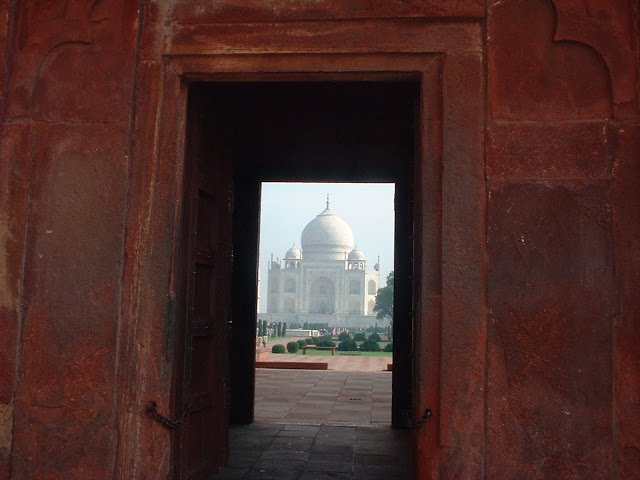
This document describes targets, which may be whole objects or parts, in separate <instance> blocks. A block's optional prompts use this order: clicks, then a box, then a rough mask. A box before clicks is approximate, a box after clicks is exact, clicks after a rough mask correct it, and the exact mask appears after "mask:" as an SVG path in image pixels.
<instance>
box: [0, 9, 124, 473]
mask: <svg viewBox="0 0 640 480" xmlns="http://www.w3.org/2000/svg"><path fill="white" fill-rule="evenodd" d="M136 9H137V5H135V2H129V1H127V0H110V1H108V2H86V1H83V0H76V1H73V0H70V1H57V0H55V1H20V2H8V1H7V2H5V1H3V2H1V3H0V18H1V19H2V20H3V22H2V29H1V30H0V32H2V34H0V41H1V42H2V43H0V47H2V48H1V51H2V54H3V55H2V62H1V64H0V65H1V66H0V68H1V69H2V70H0V71H2V72H3V73H4V74H3V75H2V82H1V83H0V84H1V85H2V86H3V94H2V99H3V103H2V130H1V137H0V138H1V144H0V145H1V147H0V155H1V156H0V182H1V183H0V208H1V209H0V212H1V213H2V216H0V219H1V223H0V245H1V247H0V252H1V254H0V268H2V270H3V273H4V271H5V269H6V272H7V273H8V275H7V276H6V277H5V276H2V280H1V281H0V308H1V309H2V310H1V312H0V313H1V315H0V331H1V332H2V334H0V478H7V476H8V468H9V466H8V465H9V464H8V451H9V450H10V449H12V457H11V467H12V470H13V477H12V478H52V479H54V478H56V479H57V478H78V479H80V478H109V477H110V476H111V472H112V471H113V465H114V462H115V446H116V431H115V429H114V425H115V419H114V415H115V412H114V402H115V395H116V394H117V392H116V391H115V389H114V385H115V372H116V363H115V358H116V350H117V347H118V346H117V343H116V333H117V331H118V325H119V321H120V295H121V278H122V269H123V264H124V258H123V239H124V218H125V209H126V193H127V178H128V168H129V150H130V142H131V135H130V127H131V125H130V118H131V109H132V107H133V104H132V100H133V98H132V88H133V82H134V65H135V49H136V32H137V11H136ZM7 19H8V20H9V21H8V22H7ZM6 31H8V32H9V36H8V39H7V42H6V44H5V43H4V32H6ZM5 60H6V62H5ZM5 68H6V70H4V69H5ZM15 372H17V377H16V375H15ZM11 410H13V415H11Z"/></svg>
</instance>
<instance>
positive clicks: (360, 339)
mask: <svg viewBox="0 0 640 480" xmlns="http://www.w3.org/2000/svg"><path fill="white" fill-rule="evenodd" d="M353 339H354V340H355V341H356V342H364V341H365V340H366V339H367V337H366V336H365V334H364V333H362V332H358V333H356V334H355V335H354V337H353Z"/></svg>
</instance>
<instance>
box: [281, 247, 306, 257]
mask: <svg viewBox="0 0 640 480" xmlns="http://www.w3.org/2000/svg"><path fill="white" fill-rule="evenodd" d="M284 259H285V260H300V259H302V252H301V251H300V249H299V248H295V246H293V247H291V248H290V249H289V250H287V253H285V255H284Z"/></svg>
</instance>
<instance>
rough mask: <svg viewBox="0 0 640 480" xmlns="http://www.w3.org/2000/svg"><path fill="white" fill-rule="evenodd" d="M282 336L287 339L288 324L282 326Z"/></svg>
mask: <svg viewBox="0 0 640 480" xmlns="http://www.w3.org/2000/svg"><path fill="white" fill-rule="evenodd" d="M282 336H283V337H286V336H287V322H284V323H283V324H282Z"/></svg>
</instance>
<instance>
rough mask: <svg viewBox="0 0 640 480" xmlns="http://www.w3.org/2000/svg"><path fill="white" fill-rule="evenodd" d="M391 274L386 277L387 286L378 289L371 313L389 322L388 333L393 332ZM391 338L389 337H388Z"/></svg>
mask: <svg viewBox="0 0 640 480" xmlns="http://www.w3.org/2000/svg"><path fill="white" fill-rule="evenodd" d="M393 282H394V277H393V272H391V273H389V275H387V286H386V287H382V288H379V289H378V294H377V295H376V304H375V306H374V307H373V311H374V312H376V317H377V318H380V319H387V320H389V332H390V333H391V332H392V331H393ZM389 338H391V336H390V337H389Z"/></svg>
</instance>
